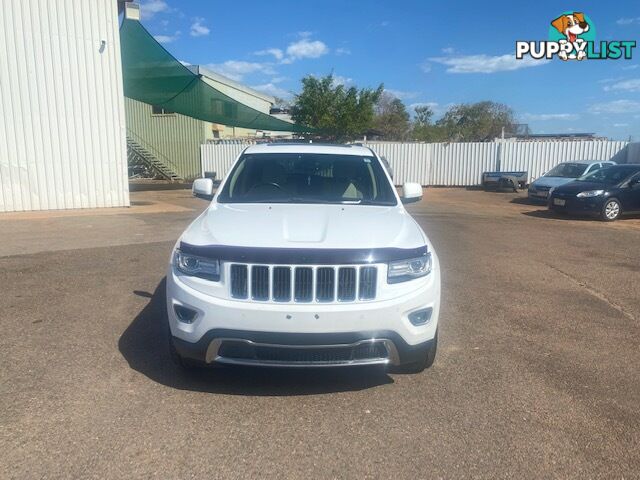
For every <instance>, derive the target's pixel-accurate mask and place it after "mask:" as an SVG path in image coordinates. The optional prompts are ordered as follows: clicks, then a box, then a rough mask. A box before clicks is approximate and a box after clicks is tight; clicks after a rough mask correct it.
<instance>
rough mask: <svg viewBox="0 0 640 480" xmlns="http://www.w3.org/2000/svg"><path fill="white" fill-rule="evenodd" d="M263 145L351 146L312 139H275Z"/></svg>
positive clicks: (350, 145) (349, 145)
mask: <svg viewBox="0 0 640 480" xmlns="http://www.w3.org/2000/svg"><path fill="white" fill-rule="evenodd" d="M265 145H268V146H272V145H277V146H281V145H316V146H321V147H349V148H351V147H352V146H353V145H352V144H349V143H331V142H313V141H308V142H287V141H275V142H269V143H266V144H265Z"/></svg>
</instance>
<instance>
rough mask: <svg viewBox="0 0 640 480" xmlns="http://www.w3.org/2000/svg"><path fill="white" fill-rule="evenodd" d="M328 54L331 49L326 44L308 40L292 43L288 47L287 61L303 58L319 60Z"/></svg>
mask: <svg viewBox="0 0 640 480" xmlns="http://www.w3.org/2000/svg"><path fill="white" fill-rule="evenodd" d="M327 53H329V47H327V45H326V44H325V43H324V42H321V41H320V40H309V39H308V38H303V39H302V40H298V41H297V42H293V43H290V44H289V46H288V47H287V57H288V58H287V59H288V60H290V61H294V60H299V59H302V58H318V57H321V56H323V55H326V54H327ZM287 59H285V60H287ZM289 63H291V62H289Z"/></svg>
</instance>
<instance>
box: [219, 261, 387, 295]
mask: <svg viewBox="0 0 640 480" xmlns="http://www.w3.org/2000/svg"><path fill="white" fill-rule="evenodd" d="M228 272H229V289H230V295H231V297H232V298H234V299H239V300H247V299H251V300H255V301H260V302H268V301H273V302H282V303H288V302H295V303H310V302H319V303H332V302H358V301H367V300H373V299H375V298H376V295H377V277H378V267H377V266H370V265H367V266H355V265H345V266H341V265H335V266H327V265H320V266H306V265H300V266H295V265H250V264H249V265H248V264H242V263H240V264H237V263H232V264H230V265H229V270H228Z"/></svg>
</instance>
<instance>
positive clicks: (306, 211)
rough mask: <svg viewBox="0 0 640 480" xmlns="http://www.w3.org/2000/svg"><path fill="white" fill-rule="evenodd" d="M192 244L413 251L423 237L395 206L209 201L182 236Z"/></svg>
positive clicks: (402, 210) (419, 244)
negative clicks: (207, 205)
mask: <svg viewBox="0 0 640 480" xmlns="http://www.w3.org/2000/svg"><path fill="white" fill-rule="evenodd" d="M182 241H183V242H185V243H188V244H191V245H228V246H237V247H267V248H342V249H344V248H383V247H395V248H417V247H421V246H424V245H425V243H426V238H425V237H424V234H423V233H422V230H421V229H420V227H418V225H417V224H416V222H415V221H414V220H413V218H411V216H410V215H409V214H408V213H407V212H406V211H405V210H404V209H403V208H398V207H384V206H365V205H302V204H300V205H292V204H237V203H236V204H225V203H212V204H211V206H210V207H209V208H208V209H207V210H206V211H205V212H204V213H203V214H202V215H200V217H198V218H197V219H196V220H195V221H194V222H193V223H192V224H191V226H190V227H189V228H188V229H187V231H186V232H185V233H184V235H183V236H182Z"/></svg>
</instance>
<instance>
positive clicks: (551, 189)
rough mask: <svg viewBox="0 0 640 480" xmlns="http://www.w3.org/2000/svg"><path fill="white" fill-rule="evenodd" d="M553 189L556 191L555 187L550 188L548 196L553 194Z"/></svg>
mask: <svg viewBox="0 0 640 480" xmlns="http://www.w3.org/2000/svg"><path fill="white" fill-rule="evenodd" d="M555 189H556V187H551V188H550V189H549V196H551V194H552V193H553V191H554V190H555Z"/></svg>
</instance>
